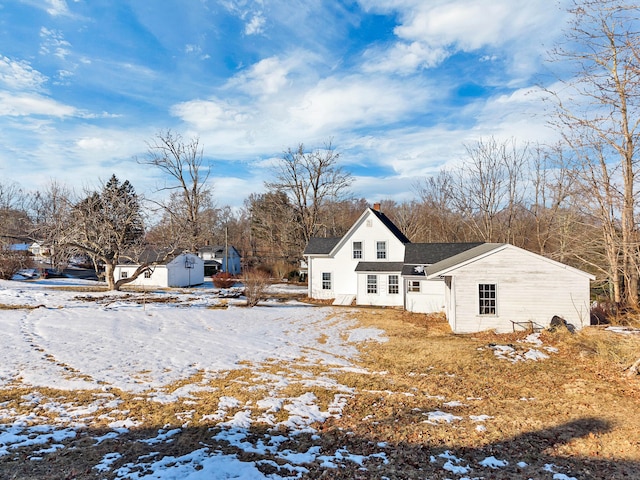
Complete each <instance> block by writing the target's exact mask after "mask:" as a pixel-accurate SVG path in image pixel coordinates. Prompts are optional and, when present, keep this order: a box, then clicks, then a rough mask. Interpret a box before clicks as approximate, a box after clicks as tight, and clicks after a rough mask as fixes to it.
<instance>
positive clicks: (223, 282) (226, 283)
mask: <svg viewBox="0 0 640 480" xmlns="http://www.w3.org/2000/svg"><path fill="white" fill-rule="evenodd" d="M211 280H212V281H213V286H214V287H216V288H231V287H233V286H234V285H235V283H236V279H235V278H233V277H232V276H231V274H230V273H229V272H220V273H217V274H215V275H214V276H213V277H211Z"/></svg>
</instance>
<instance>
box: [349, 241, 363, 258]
mask: <svg viewBox="0 0 640 480" xmlns="http://www.w3.org/2000/svg"><path fill="white" fill-rule="evenodd" d="M356 243H359V244H360V250H359V251H360V256H359V257H356V246H355V244H356ZM351 258H352V259H353V260H362V259H363V258H364V242H363V241H362V240H354V241H353V242H351Z"/></svg>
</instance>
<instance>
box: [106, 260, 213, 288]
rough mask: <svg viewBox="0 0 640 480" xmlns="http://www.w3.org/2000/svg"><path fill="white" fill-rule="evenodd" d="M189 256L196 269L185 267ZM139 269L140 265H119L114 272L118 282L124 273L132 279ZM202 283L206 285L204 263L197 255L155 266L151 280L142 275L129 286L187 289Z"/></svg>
mask: <svg viewBox="0 0 640 480" xmlns="http://www.w3.org/2000/svg"><path fill="white" fill-rule="evenodd" d="M187 255H188V257H189V260H190V263H192V264H193V267H194V268H191V269H187V268H186V267H185V263H186V259H187ZM137 268H138V265H117V266H116V268H115V270H114V275H115V279H116V281H117V280H119V279H120V278H122V272H123V271H124V272H126V273H127V276H128V277H131V276H133V273H134V272H135V271H136V269H137ZM202 283H204V261H203V260H202V259H201V258H200V257H198V256H196V255H195V254H186V255H185V254H183V255H179V256H177V257H176V258H174V259H173V260H172V261H171V262H169V263H168V264H166V265H156V266H153V267H152V272H151V277H150V278H145V276H144V274H142V275H140V276H139V277H138V278H136V279H135V280H134V281H133V282H130V283H129V284H128V285H136V286H150V287H187V286H189V285H200V284H202Z"/></svg>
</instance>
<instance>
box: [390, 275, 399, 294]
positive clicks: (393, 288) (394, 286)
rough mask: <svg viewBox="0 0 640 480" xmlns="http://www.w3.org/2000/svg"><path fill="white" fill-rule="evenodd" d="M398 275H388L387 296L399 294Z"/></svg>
mask: <svg viewBox="0 0 640 480" xmlns="http://www.w3.org/2000/svg"><path fill="white" fill-rule="evenodd" d="M398 280H399V279H398V275H389V295H396V294H398V293H400V285H399V282H398Z"/></svg>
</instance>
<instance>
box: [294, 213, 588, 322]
mask: <svg viewBox="0 0 640 480" xmlns="http://www.w3.org/2000/svg"><path fill="white" fill-rule="evenodd" d="M304 255H305V257H306V259H307V264H308V295H309V297H311V298H317V299H335V301H334V303H335V304H347V305H348V304H351V303H352V302H353V301H354V300H355V303H356V305H373V306H391V307H403V308H404V309H406V310H409V311H412V312H420V313H431V312H445V313H446V315H447V320H448V321H449V324H450V325H451V328H452V330H453V331H454V332H455V333H467V332H477V331H482V330H489V329H493V330H496V331H498V332H511V331H513V330H517V329H522V328H531V327H533V328H544V327H547V326H549V323H550V321H551V319H552V318H553V316H554V315H557V316H559V317H561V318H563V319H565V320H566V321H567V322H568V323H570V324H572V325H573V326H574V327H575V328H581V327H583V326H585V325H588V324H589V320H590V315H589V305H590V301H589V300H590V291H589V285H590V280H593V278H594V277H593V275H590V274H588V273H586V272H583V271H581V270H578V269H576V268H573V267H569V266H567V265H564V264H562V263H559V262H555V261H553V260H550V259H548V258H546V257H543V256H540V255H537V254H534V253H531V252H528V251H526V250H523V249H521V248H517V247H515V246H513V245H508V244H494V243H415V244H414V243H410V242H409V240H408V239H407V238H406V237H405V236H404V235H403V234H402V233H401V232H400V231H399V229H398V228H397V227H396V226H395V225H394V224H393V223H392V222H391V221H390V220H389V219H388V218H387V217H386V216H385V215H384V214H383V213H382V212H380V210H379V205H378V204H376V205H374V208H369V209H367V210H366V211H365V212H364V213H363V214H362V215H361V216H360V218H359V219H358V220H357V221H356V222H355V223H354V225H353V226H352V227H351V228H350V229H349V231H348V232H347V233H346V234H345V235H344V236H343V237H341V238H312V239H311V240H310V241H309V243H308V245H307V248H306V249H305V252H304Z"/></svg>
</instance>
